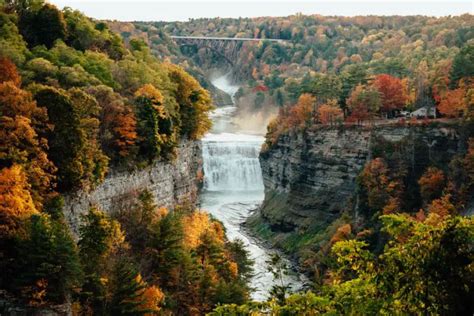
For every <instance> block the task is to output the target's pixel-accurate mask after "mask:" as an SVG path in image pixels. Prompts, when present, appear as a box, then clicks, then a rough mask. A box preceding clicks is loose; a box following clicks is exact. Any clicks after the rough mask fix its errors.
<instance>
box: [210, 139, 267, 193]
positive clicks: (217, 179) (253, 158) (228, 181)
mask: <svg viewBox="0 0 474 316" xmlns="http://www.w3.org/2000/svg"><path fill="white" fill-rule="evenodd" d="M262 141H263V138H262V137H260V136H252V135H240V136H239V135H238V134H226V133H223V134H209V135H208V136H207V137H205V138H204V140H203V148H202V153H203V169H204V175H205V177H204V189H205V190H207V191H261V190H263V180H262V171H261V169H260V163H259V161H258V154H259V151H260V146H261V144H262Z"/></svg>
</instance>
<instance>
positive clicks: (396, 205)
mask: <svg viewBox="0 0 474 316" xmlns="http://www.w3.org/2000/svg"><path fill="white" fill-rule="evenodd" d="M400 211H401V206H400V200H399V199H398V198H396V197H390V198H389V200H388V203H387V205H385V206H384V208H383V210H382V213H383V214H385V215H387V214H393V213H398V212H400Z"/></svg>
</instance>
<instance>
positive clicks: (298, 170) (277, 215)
mask: <svg viewBox="0 0 474 316" xmlns="http://www.w3.org/2000/svg"><path fill="white" fill-rule="evenodd" d="M380 143H388V144H390V143H391V144H396V145H395V147H396V148H398V149H397V150H400V154H401V155H403V156H404V157H407V159H408V161H410V164H411V165H412V167H413V168H415V169H416V168H417V169H423V168H425V166H426V165H427V162H428V161H427V160H431V161H437V163H440V164H443V163H448V162H449V159H450V157H452V155H453V154H455V153H456V152H457V150H458V148H457V147H458V135H457V133H456V131H455V130H454V129H453V128H451V127H440V126H431V127H427V126H383V127H382V126H379V127H373V128H363V127H351V128H334V127H333V128H331V127H320V128H316V129H313V130H307V131H305V132H294V133H291V132H289V133H287V134H286V135H282V136H280V138H279V139H278V141H277V142H276V144H273V145H272V146H271V147H270V148H269V149H268V150H267V151H265V152H262V153H261V155H260V164H261V166H262V173H263V180H264V185H265V201H264V203H263V206H262V208H261V212H260V215H261V217H262V218H263V219H264V220H265V221H266V222H267V223H269V224H270V226H271V227H272V230H273V231H275V232H278V231H279V232H292V231H295V230H298V229H299V228H307V227H309V226H311V225H314V224H315V223H318V224H319V225H321V224H322V223H324V222H326V223H329V222H331V221H332V220H333V219H334V218H336V217H338V216H339V215H340V214H341V212H343V211H344V210H349V211H356V208H357V207H356V206H357V203H356V199H355V196H356V194H355V193H356V192H355V191H356V178H357V176H358V174H359V173H360V171H361V170H362V168H363V166H364V165H365V163H366V162H367V161H368V160H369V159H371V155H372V154H371V153H372V152H373V151H374V150H377V149H376V148H375V147H376V146H377V144H380ZM323 226H324V225H323Z"/></svg>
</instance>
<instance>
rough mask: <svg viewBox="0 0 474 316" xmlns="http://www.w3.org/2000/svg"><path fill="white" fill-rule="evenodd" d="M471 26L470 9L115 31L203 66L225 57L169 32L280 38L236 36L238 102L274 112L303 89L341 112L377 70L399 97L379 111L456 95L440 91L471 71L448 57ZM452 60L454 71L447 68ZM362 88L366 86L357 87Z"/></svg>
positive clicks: (469, 35) (468, 36) (200, 22)
mask: <svg viewBox="0 0 474 316" xmlns="http://www.w3.org/2000/svg"><path fill="white" fill-rule="evenodd" d="M473 24H474V21H473V16H472V15H469V14H465V15H462V16H455V17H440V18H434V17H425V16H406V17H403V16H388V17H379V16H358V17H326V16H319V15H310V16H306V15H293V16H288V17H262V18H240V19H223V18H215V19H192V20H190V21H188V22H173V23H171V22H155V23H149V22H147V23H145V22H136V23H134V24H124V25H123V29H122V31H123V32H122V34H125V35H130V34H134V36H139V37H140V38H143V39H144V40H146V41H148V42H149V43H150V45H151V49H152V51H153V52H154V53H155V54H158V55H160V56H163V57H165V56H167V57H169V58H176V57H175V56H182V55H184V56H188V57H189V59H190V60H192V61H193V62H194V63H195V64H197V65H202V66H203V68H206V69H207V68H212V67H226V66H228V63H227V62H226V61H225V59H224V58H222V56H221V54H219V53H217V52H216V51H215V50H211V49H208V48H206V47H199V46H192V45H189V46H182V47H180V46H178V45H176V43H174V42H173V41H172V39H171V38H170V37H169V36H170V35H181V36H182V35H186V36H216V37H241V38H262V39H265V38H269V39H282V40H284V42H269V41H262V42H243V43H241V44H240V46H239V47H238V48H237V49H238V54H237V56H238V57H237V58H236V59H234V60H233V61H234V66H233V69H234V71H233V76H234V79H235V80H236V81H237V82H239V83H241V84H242V88H241V91H240V92H239V93H238V94H237V96H236V97H237V102H238V104H239V106H240V107H241V108H246V109H248V110H250V111H253V112H254V113H255V112H260V111H261V112H268V113H274V112H275V107H276V108H278V107H283V106H284V105H291V104H295V103H296V102H297V100H298V98H299V97H300V96H301V95H302V94H305V93H309V94H312V95H313V96H315V97H316V103H317V104H318V105H322V104H325V105H328V106H330V107H325V108H324V111H326V112H327V111H328V110H329V112H331V113H332V112H334V111H338V110H337V107H339V108H340V110H341V111H343V112H344V113H345V114H346V116H348V115H350V114H351V113H352V112H353V111H352V109H351V107H352V108H353V107H355V106H356V105H355V104H354V102H353V104H352V105H351V104H348V98H349V96H350V93H351V91H352V90H354V88H355V87H356V86H357V85H361V86H363V87H364V88H365V86H366V85H367V84H371V83H372V82H373V81H374V80H375V79H376V77H377V76H381V75H385V77H381V78H378V80H379V83H383V82H380V80H385V81H388V82H389V83H390V82H391V81H393V80H395V81H396V80H399V82H395V83H394V84H395V86H393V85H392V87H393V88H392V93H394V92H396V93H400V92H402V93H403V94H402V95H401V96H400V97H399V100H397V101H398V102H395V103H392V104H383V109H382V111H381V112H383V113H382V114H384V115H387V112H389V111H393V110H396V109H400V108H404V109H407V110H411V111H413V110H415V109H418V108H420V107H425V106H426V107H431V108H433V107H435V105H438V104H439V103H440V102H442V100H443V98H444V99H446V98H449V99H451V98H460V97H461V94H463V92H461V91H460V90H458V91H456V92H451V93H450V94H449V95H447V94H446V93H447V92H446V90H447V89H448V85H447V82H448V81H449V79H450V78H451V77H452V76H454V77H456V78H454V80H451V82H452V83H451V86H449V88H451V89H452V88H454V86H453V85H457V82H458V80H459V78H460V77H461V76H462V75H463V74H466V73H468V72H469V71H472V66H470V65H471V64H472V63H469V62H466V61H463V60H462V59H457V60H456V61H454V57H455V56H456V55H457V54H458V53H459V52H460V50H461V49H462V48H463V47H464V52H465V54H467V55H472V45H473V44H472V39H473V37H474V29H473ZM117 30H119V31H120V28H118V29H117ZM465 46H467V47H465ZM469 47H471V48H469ZM468 51H471V52H470V53H469V52H468ZM223 55H225V52H224V54H223ZM179 59H180V58H178V59H175V60H176V61H177V62H179ZM453 62H454V63H455V64H456V65H457V66H456V67H457V69H456V70H455V73H451V74H450V69H451V65H452V64H453ZM186 63H187V62H185V64H186ZM388 76H390V77H388ZM456 87H457V86H456ZM395 88H396V89H398V90H395V91H394V90H393V89H395ZM461 89H463V87H461ZM362 90H365V89H361V90H359V91H360V92H362ZM368 92H369V94H368V96H367V97H370V91H368ZM463 95H465V93H464V94H463ZM239 99H240V100H239ZM447 103H449V102H444V106H443V107H442V108H443V109H444V112H445V113H447V115H449V116H456V115H457V114H458V112H457V111H456V110H453V109H452V106H449V105H448V104H447ZM331 105H333V106H332V107H331ZM335 105H337V107H335V108H334V106H335ZM374 106H378V108H377V109H375V111H378V110H379V108H380V107H382V105H381V104H377V103H376V104H375V105H374ZM362 110H363V109H362ZM362 110H358V111H357V112H363V111H362ZM388 114H390V113H388ZM337 115H338V113H336V116H337ZM357 115H359V114H356V115H355V116H353V119H354V120H357V117H356V116H357ZM360 116H366V115H364V114H363V113H361V114H360Z"/></svg>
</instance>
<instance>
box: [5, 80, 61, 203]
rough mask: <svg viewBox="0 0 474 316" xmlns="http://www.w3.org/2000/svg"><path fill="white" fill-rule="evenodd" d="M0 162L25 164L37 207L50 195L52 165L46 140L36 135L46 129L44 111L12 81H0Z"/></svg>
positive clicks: (53, 170) (53, 169) (27, 93)
mask: <svg viewBox="0 0 474 316" xmlns="http://www.w3.org/2000/svg"><path fill="white" fill-rule="evenodd" d="M0 114H1V116H0V124H1V126H2V128H1V129H0V162H1V163H2V164H3V165H11V164H18V165H21V166H23V167H24V170H25V172H26V175H27V177H28V181H29V183H30V184H31V189H32V191H31V193H32V194H33V199H34V201H35V203H36V206H37V207H41V204H42V200H43V198H46V197H48V196H50V195H52V190H51V189H52V186H53V180H54V177H53V175H52V174H53V173H54V172H55V167H54V165H53V163H52V162H51V161H49V159H48V157H47V154H46V151H47V149H48V145H47V140H46V139H44V138H41V137H39V136H38V132H43V131H45V126H46V124H47V115H46V111H45V109H44V108H38V107H37V106H36V102H35V101H33V99H32V96H31V94H30V93H29V92H26V91H23V90H21V89H20V88H18V87H17V86H15V85H14V84H13V83H12V82H4V83H1V84H0Z"/></svg>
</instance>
